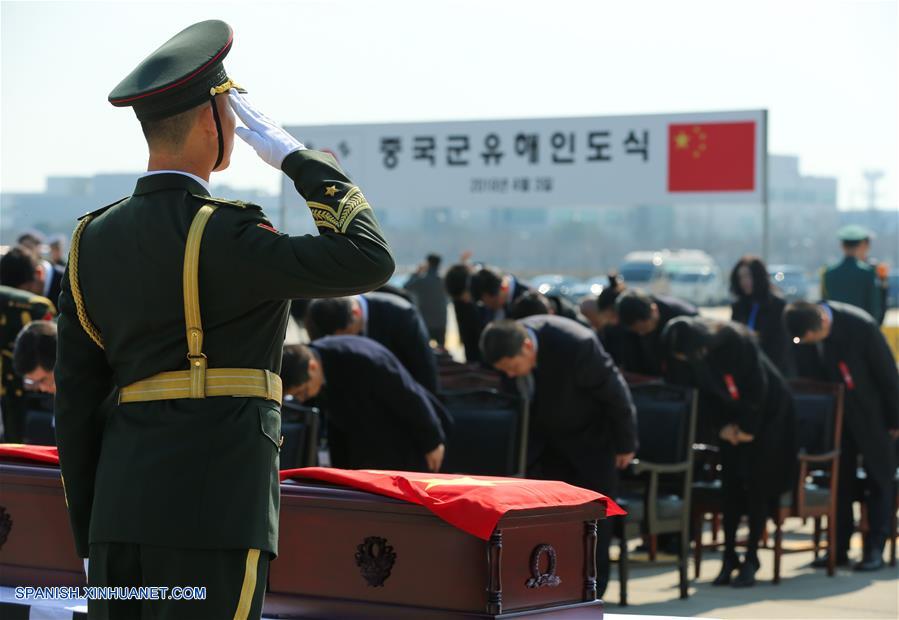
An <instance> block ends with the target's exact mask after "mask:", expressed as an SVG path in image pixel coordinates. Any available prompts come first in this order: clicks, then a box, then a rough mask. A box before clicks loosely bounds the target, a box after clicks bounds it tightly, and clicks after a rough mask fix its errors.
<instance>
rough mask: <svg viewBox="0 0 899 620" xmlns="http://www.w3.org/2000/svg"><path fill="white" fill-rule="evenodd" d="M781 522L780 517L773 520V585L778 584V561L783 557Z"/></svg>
mask: <svg viewBox="0 0 899 620" xmlns="http://www.w3.org/2000/svg"><path fill="white" fill-rule="evenodd" d="M782 523H783V520H782V519H781V518H780V515H778V516H777V518H775V520H774V583H775V584H778V583H780V559H781V556H782V555H783V528H782V527H781V526H782Z"/></svg>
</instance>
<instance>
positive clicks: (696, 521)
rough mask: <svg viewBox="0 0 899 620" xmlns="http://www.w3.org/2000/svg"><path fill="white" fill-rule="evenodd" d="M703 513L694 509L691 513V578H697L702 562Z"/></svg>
mask: <svg viewBox="0 0 899 620" xmlns="http://www.w3.org/2000/svg"><path fill="white" fill-rule="evenodd" d="M703 521H705V515H704V514H703V513H702V512H700V511H696V514H694V515H693V578H694V579H699V566H700V564H701V563H702V524H703Z"/></svg>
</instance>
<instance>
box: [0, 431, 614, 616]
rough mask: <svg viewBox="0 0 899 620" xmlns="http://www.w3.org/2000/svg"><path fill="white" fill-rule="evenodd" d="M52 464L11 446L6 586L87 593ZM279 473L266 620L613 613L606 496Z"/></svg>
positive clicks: (543, 487)
mask: <svg viewBox="0 0 899 620" xmlns="http://www.w3.org/2000/svg"><path fill="white" fill-rule="evenodd" d="M54 457H55V448H52V447H34V446H18V447H17V446H8V445H7V446H0V489H2V494H0V585H3V586H83V585H85V578H84V572H83V565H82V561H81V559H80V558H78V557H77V555H76V553H75V549H74V542H73V540H72V536H71V532H70V528H69V523H68V515H67V510H66V505H65V499H64V495H63V489H62V484H61V480H60V475H59V469H58V465H57V464H56V463H55V462H54ZM40 459H43V462H41V460H40ZM281 477H282V485H281V520H280V539H279V555H278V558H277V559H276V560H275V561H274V562H272V564H271V568H270V573H269V583H268V591H267V595H266V607H265V614H266V615H271V614H273V615H277V616H279V617H285V618H290V617H294V618H384V617H408V618H458V617H471V618H507V617H519V616H522V615H524V616H535V617H552V618H593V619H599V618H601V617H602V613H603V608H602V602H601V601H599V600H598V599H597V597H596V563H595V545H596V527H597V520H598V519H602V518H606V517H607V516H612V515H615V514H620V513H621V509H620V508H618V506H617V505H616V504H615V503H614V502H612V501H611V500H608V498H605V497H604V496H602V495H601V494H598V493H595V492H592V491H587V490H584V489H579V488H577V487H572V486H570V485H566V484H564V483H559V482H552V481H531V480H522V479H512V478H498V477H484V476H477V477H473V476H459V475H451V474H421V473H418V474H413V473H407V472H348V471H345V470H336V469H328V468H303V469H296V470H286V471H282V473H281ZM510 506H512V507H514V508H513V509H509V507H510Z"/></svg>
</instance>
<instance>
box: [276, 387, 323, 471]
mask: <svg viewBox="0 0 899 620" xmlns="http://www.w3.org/2000/svg"><path fill="white" fill-rule="evenodd" d="M320 425H321V412H320V411H319V410H318V408H316V407H304V406H303V405H301V404H299V403H297V402H295V401H290V400H286V401H284V404H283V405H282V407H281V434H282V435H284V445H283V446H281V455H280V457H281V458H280V464H279V467H280V468H281V469H292V468H294V467H313V466H315V465H317V464H318V439H319V438H318V433H319V426H320Z"/></svg>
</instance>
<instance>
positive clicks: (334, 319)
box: [305, 293, 437, 393]
mask: <svg viewBox="0 0 899 620" xmlns="http://www.w3.org/2000/svg"><path fill="white" fill-rule="evenodd" d="M305 325H306V330H307V331H308V332H309V338H310V339H311V340H317V339H318V338H321V337H323V336H334V335H337V336H340V335H357V336H366V337H368V338H371V339H372V340H376V341H378V342H380V343H381V344H382V345H384V346H385V347H387V348H388V349H390V351H391V352H392V353H393V354H394V355H396V357H397V359H399V360H400V362H401V363H402V364H403V366H405V367H406V370H408V371H409V374H411V375H412V377H413V378H414V379H415V380H416V381H417V382H418V383H420V384H421V385H423V386H424V387H425V388H426V389H428V390H429V391H430V392H432V393H433V392H435V391H436V390H437V358H436V357H435V356H434V352H433V350H431V344H430V336H428V328H427V327H425V323H424V319H422V317H421V313H420V312H419V311H418V308H416V307H415V306H414V305H412V304H411V303H409V302H408V301H406V300H405V299H403V298H401V297H399V296H397V295H393V294H390V293H366V294H365V295H356V296H355V297H338V298H334V299H316V300H314V301H312V303H310V304H309V309H308V310H307V311H306V321H305Z"/></svg>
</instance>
